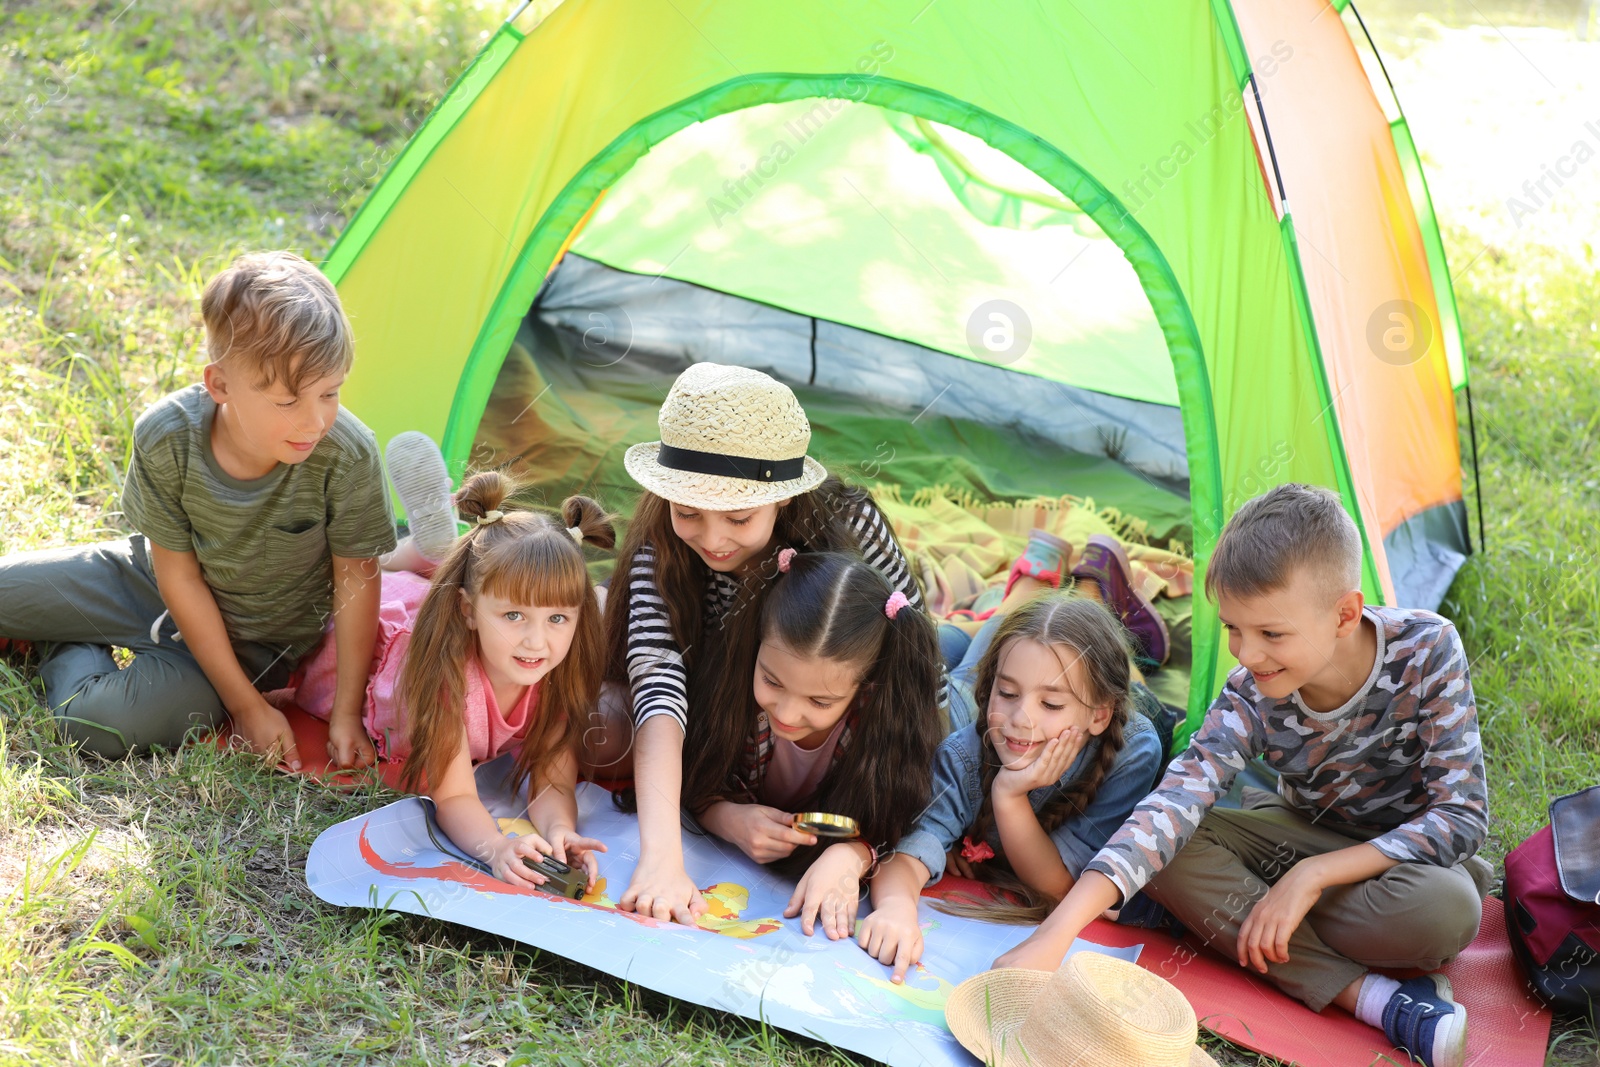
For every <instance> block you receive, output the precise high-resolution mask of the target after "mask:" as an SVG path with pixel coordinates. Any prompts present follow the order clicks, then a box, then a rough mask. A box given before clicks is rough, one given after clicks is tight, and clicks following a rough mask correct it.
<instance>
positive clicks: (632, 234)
mask: <svg viewBox="0 0 1600 1067" xmlns="http://www.w3.org/2000/svg"><path fill="white" fill-rule="evenodd" d="M843 87H844V86H843V83H841V85H840V86H839V88H841V89H842V88H843ZM745 99H747V98H745ZM928 110H933V109H928ZM969 121H971V123H972V124H973V125H976V126H978V127H979V128H982V127H983V125H984V124H985V123H989V122H991V121H992V119H991V118H990V117H987V116H982V115H978V116H974V117H972V118H971V119H970V120H969ZM1063 166H1064V167H1065V168H1068V169H1067V170H1066V171H1065V172H1064V173H1066V174H1067V175H1068V176H1066V177H1060V178H1057V179H1056V181H1054V182H1047V181H1045V180H1044V179H1043V178H1041V177H1039V176H1038V175H1036V174H1035V173H1034V172H1033V171H1031V170H1029V169H1027V168H1025V167H1023V166H1022V165H1021V164H1020V163H1018V162H1016V161H1014V160H1013V159H1012V158H1011V157H1009V156H1006V155H1004V154H1002V153H1000V152H999V151H997V150H996V149H994V148H992V147H990V146H989V145H988V144H987V143H986V142H984V141H982V140H979V139H978V138H977V137H975V136H973V135H971V134H968V133H965V132H963V131H961V130H959V129H956V128H952V127H950V126H948V125H945V124H944V123H942V122H938V121H936V120H932V119H928V118H925V117H923V116H920V115H918V116H913V115H909V114H907V113H906V112H902V111H893V110H889V109H886V108H883V107H880V106H878V105H875V104H871V103H865V102H856V101H853V100H850V99H847V98H842V97H831V98H818V97H805V98H801V99H798V100H795V101H789V102H782V103H769V104H759V103H758V104H750V105H748V106H744V107H741V108H738V109H737V110H733V111H727V112H723V113H720V114H717V115H714V116H712V117H708V118H706V119H703V120H701V121H698V122H694V123H690V124H687V125H685V126H683V127H682V128H680V129H679V130H678V131H677V132H675V133H673V134H671V135H669V136H667V137H665V138H664V139H662V140H661V141H659V142H657V143H656V144H654V145H653V146H652V147H651V148H650V150H649V151H648V152H646V153H645V154H643V155H641V156H640V157H638V158H637V159H636V160H635V162H634V163H633V164H632V165H631V166H630V167H629V168H628V169H627V170H626V171H625V172H623V173H621V174H620V175H618V176H616V177H615V178H613V179H611V181H610V183H609V185H608V186H607V187H606V190H605V192H604V194H603V196H602V197H601V198H600V199H599V201H598V203H597V204H596V205H594V206H593V207H592V209H591V210H588V212H587V213H586V214H585V216H584V217H583V222H582V223H581V224H580V225H579V226H578V227H577V232H576V233H574V234H571V235H564V237H565V243H564V249H565V251H564V254H563V256H562V258H561V260H560V263H559V265H558V266H557V267H556V268H555V269H554V270H553V272H552V273H551V274H550V275H549V277H548V278H547V279H546V280H545V281H544V283H543V284H542V285H541V287H540V290H539V295H538V297H537V299H536V300H535V302H534V304H533V308H532V312H531V313H530V314H527V315H526V317H525V318H524V319H523V320H522V321H521V323H520V325H519V328H518V330H517V332H516V335H515V337H514V339H513V341H512V343H511V345H510V353H509V356H505V355H501V356H500V357H499V358H498V359H496V358H493V353H489V354H487V356H488V359H489V363H490V364H491V365H494V366H496V367H497V368H498V370H499V379H498V382H497V384H496V387H495V388H494V390H493V391H492V392H491V394H490V396H489V397H488V399H487V413H486V415H485V416H484V418H483V420H482V422H481V423H474V427H473V428H474V431H475V441H476V445H475V447H476V448H478V449H481V450H482V451H480V452H478V453H477V457H478V459H479V461H484V460H491V459H492V460H493V461H495V462H504V461H506V460H508V459H517V458H520V460H521V462H520V463H519V464H518V465H519V466H521V467H522V468H523V469H524V470H525V471H527V472H528V473H529V474H531V475H532V476H533V477H534V478H535V479H536V480H537V482H538V483H539V484H541V485H543V486H547V487H548V488H549V489H550V490H551V491H552V492H554V491H557V489H558V487H561V486H566V487H572V486H576V485H584V486H588V487H590V489H591V491H600V492H602V493H603V494H605V495H604V496H603V499H614V498H616V497H618V496H624V495H627V494H629V493H630V490H631V489H632V488H633V487H632V485H631V483H630V482H629V481H628V480H627V479H626V477H625V475H624V474H623V473H622V472H621V470H620V464H619V460H620V455H621V451H622V449H623V448H625V447H626V445H628V444H630V443H632V442H633V441H635V440H639V439H648V438H649V437H651V436H653V435H654V432H655V426H654V415H655V410H654V409H655V406H656V404H658V403H659V400H660V397H661V395H662V394H663V393H664V392H665V389H666V387H667V385H668V384H669V383H670V381H671V380H672V378H673V377H675V376H676V374H677V373H679V372H680V371H681V370H682V369H683V367H685V366H687V365H688V363H689V362H691V361H693V360H696V359H708V360H714V361H717V362H725V363H736V364H741V365H747V366H754V367H758V368H760V369H762V370H766V371H768V372H769V373H772V374H774V375H775V376H777V377H779V378H780V379H781V380H784V381H786V382H787V383H789V384H790V385H791V386H793V387H795V388H796V389H797V391H798V392H799V393H800V394H801V397H802V400H803V402H804V403H805V405H806V408H807V411H808V412H809V413H810V414H811V418H812V422H813V425H814V428H815V430H816V438H815V444H814V447H813V454H814V455H817V456H818V457H819V458H821V459H822V460H823V461H824V462H825V463H827V464H828V466H829V467H830V469H835V470H838V471H839V472H840V473H842V474H844V475H845V476H847V477H850V478H852V479H853V480H857V481H861V482H864V483H867V484H872V483H889V484H892V485H894V486H896V487H897V488H899V489H902V490H904V491H905V495H906V497H907V498H909V497H910V495H911V493H912V492H914V491H915V490H918V489H921V488H925V487H929V486H934V485H939V486H947V487H950V488H951V489H953V490H955V491H956V492H957V493H960V494H963V495H969V496H973V497H979V498H985V499H991V500H995V499H1016V498H1019V497H1034V496H1042V497H1055V496H1058V495H1060V494H1062V493H1072V494H1073V495H1076V496H1080V497H1089V498H1092V499H1093V500H1094V501H1095V502H1096V503H1097V504H1100V505H1102V506H1104V505H1111V506H1114V507H1116V508H1117V509H1119V510H1120V511H1121V512H1122V513H1124V514H1126V515H1129V516H1134V517H1137V519H1139V520H1141V521H1142V522H1144V523H1146V524H1147V528H1148V529H1149V530H1150V532H1151V534H1152V535H1153V540H1155V542H1156V543H1157V544H1167V543H1169V542H1170V541H1172V540H1177V541H1179V542H1182V543H1183V544H1184V545H1190V544H1192V529H1193V526H1192V506H1193V505H1192V502H1191V500H1190V484H1191V471H1190V460H1189V456H1188V450H1187V448H1186V443H1185V437H1186V426H1185V411H1184V409H1183V408H1182V406H1181V404H1180V394H1179V385H1178V378H1177V374H1176V373H1175V370H1174V365H1173V356H1172V354H1171V350H1170V348H1169V344H1168V336H1169V335H1172V334H1175V333H1178V334H1181V332H1182V331H1183V330H1184V328H1185V327H1184V322H1183V319H1184V316H1181V315H1169V318H1171V319H1173V320H1175V321H1169V322H1168V323H1167V324H1166V327H1165V329H1164V328H1163V324H1162V323H1160V322H1158V320H1157V311H1156V307H1157V305H1158V304H1161V305H1163V306H1164V307H1165V308H1166V309H1167V310H1168V311H1169V312H1170V311H1173V310H1175V309H1176V310H1181V308H1182V298H1181V295H1179V294H1177V293H1175V292H1173V291H1170V290H1169V291H1167V292H1164V293H1158V294H1157V296H1156V298H1155V299H1152V298H1151V297H1150V295H1149V294H1148V293H1147V291H1146V289H1145V288H1144V278H1145V277H1150V278H1154V279H1156V284H1161V283H1162V280H1163V279H1170V273H1167V272H1162V271H1159V270H1151V271H1147V272H1145V275H1144V276H1141V274H1140V272H1138V271H1137V270H1136V269H1135V267H1134V266H1133V265H1132V263H1131V261H1130V257H1129V256H1128V255H1126V254H1125V250H1124V247H1123V246H1122V245H1121V244H1119V243H1118V242H1117V241H1115V240H1113V239H1112V238H1111V237H1110V236H1109V235H1108V234H1107V233H1106V232H1105V230H1104V229H1103V228H1102V226H1101V225H1100V224H1099V223H1098V222H1097V221H1096V220H1095V219H1094V218H1093V217H1091V215H1090V214H1089V212H1088V211H1086V210H1084V209H1083V208H1082V207H1080V206H1079V205H1078V204H1077V203H1076V202H1075V201H1074V200H1072V199H1069V198H1068V197H1067V196H1065V195H1064V194H1063V192H1062V190H1061V188H1060V187H1061V186H1069V187H1071V188H1074V189H1077V190H1079V191H1080V195H1084V196H1085V198H1086V199H1088V198H1089V197H1091V196H1092V197H1095V198H1097V199H1096V200H1095V202H1096V203H1097V205H1098V206H1099V207H1100V208H1101V213H1102V217H1105V218H1109V219H1111V220H1113V225H1114V226H1115V227H1116V228H1117V229H1118V230H1119V232H1120V233H1121V235H1122V237H1123V240H1124V241H1125V242H1128V243H1129V244H1130V245H1131V246H1132V247H1133V248H1134V254H1135V255H1143V256H1144V257H1145V258H1146V260H1147V261H1157V260H1158V258H1159V257H1156V256H1152V255H1151V253H1152V251H1153V250H1152V249H1151V248H1150V247H1149V246H1148V243H1147V242H1148V238H1144V241H1145V242H1146V243H1145V245H1144V246H1143V247H1141V246H1140V245H1139V243H1138V242H1139V241H1140V235H1139V233H1138V231H1137V229H1136V227H1135V226H1134V225H1130V223H1131V222H1132V220H1131V219H1128V218H1127V217H1126V215H1125V213H1124V212H1123V210H1122V208H1121V205H1120V204H1118V203H1117V202H1116V201H1115V200H1114V199H1113V198H1111V197H1109V196H1108V195H1106V194H1105V193H1104V192H1103V189H1100V188H1099V187H1098V183H1096V182H1094V180H1093V179H1092V178H1090V177H1089V176H1087V175H1083V174H1082V173H1081V172H1074V169H1073V168H1072V165H1071V162H1070V160H1069V161H1065V163H1064V164H1063ZM536 237H537V235H536ZM531 244H532V242H530V246H531ZM997 301H1005V302H1006V304H1007V305H1008V306H1009V308H1010V309H1011V310H1010V311H1007V312H1006V315H1007V316H1009V315H1011V314H1013V313H1016V314H1020V315H1021V316H1022V318H1023V320H1024V321H1023V323H1022V324H1021V326H1020V327H1019V328H1020V329H1021V330H1022V333H1023V336H1021V337H1017V336H1016V335H1015V333H1014V331H1013V330H1012V326H1013V324H1012V323H1010V322H1009V320H996V321H997V322H999V323H1000V325H994V324H991V322H990V321H989V320H988V319H985V318H983V317H982V313H983V311H984V309H985V308H986V307H990V306H993V305H994V304H995V303H996V302H997ZM515 307H516V305H512V308H513V309H515ZM984 330H1004V331H1005V332H1008V333H1010V336H1007V337H1005V338H1003V340H1005V341H1010V342H1012V346H1011V347H1010V348H1006V347H1005V346H1004V344H1002V345H1001V346H1000V350H999V351H991V350H990V348H989V347H985V345H984V344H983V343H982V337H981V335H982V331H984ZM488 333H489V330H488V328H487V327H486V330H485V334H486V335H487V334H488ZM975 334H976V335H978V337H979V342H978V343H976V344H975V343H974V335H975ZM1202 383H1203V378H1202ZM464 387H465V383H463V388H464ZM541 398H542V399H541ZM1197 407H1198V413H1199V416H1200V418H1201V419H1202V420H1204V419H1206V418H1207V417H1208V415H1209V412H1208V410H1207V407H1206V406H1205V405H1203V404H1202V405H1197ZM557 409H558V410H557ZM1198 433H1199V436H1201V437H1202V439H1204V440H1207V441H1210V440H1212V439H1214V428H1213V427H1211V426H1210V425H1208V424H1207V425H1204V426H1202V427H1201V428H1200V429H1199V431H1198ZM1182 613H1183V614H1184V616H1185V618H1186V617H1187V612H1186V606H1185V609H1183V611H1182ZM1186 644H1187V643H1186V642H1185V647H1186ZM1170 677H1171V678H1172V680H1173V684H1172V685H1171V686H1169V687H1167V691H1166V692H1165V693H1164V695H1165V696H1166V697H1167V698H1168V699H1169V700H1170V701H1171V702H1173V703H1176V704H1179V705H1185V704H1186V703H1187V699H1188V692H1187V677H1188V672H1187V663H1186V662H1185V663H1184V664H1183V666H1182V667H1181V668H1178V669H1177V670H1175V671H1174V672H1173V673H1172V675H1171V676H1170Z"/></svg>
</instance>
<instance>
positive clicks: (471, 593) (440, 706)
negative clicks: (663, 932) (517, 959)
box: [295, 471, 616, 886]
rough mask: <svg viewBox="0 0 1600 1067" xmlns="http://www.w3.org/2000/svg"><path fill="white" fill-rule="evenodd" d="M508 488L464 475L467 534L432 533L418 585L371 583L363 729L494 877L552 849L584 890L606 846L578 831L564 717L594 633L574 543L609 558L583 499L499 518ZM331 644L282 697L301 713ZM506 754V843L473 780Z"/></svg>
mask: <svg viewBox="0 0 1600 1067" xmlns="http://www.w3.org/2000/svg"><path fill="white" fill-rule="evenodd" d="M515 490H516V485H515V483H514V482H512V480H511V479H510V478H508V477H507V476H506V475H504V474H501V473H499V472H496V471H489V472H485V473H482V474H476V475H473V476H472V477H470V478H468V479H467V481H466V483H465V484H464V485H463V486H462V488H461V491H460V492H458V493H456V494H455V497H454V502H455V506H456V509H457V510H458V512H459V514H460V516H461V518H462V519H463V520H464V521H466V522H468V523H470V524H471V526H470V529H468V531H467V532H466V533H465V534H464V535H462V536H461V537H459V538H456V539H454V541H453V542H452V541H450V540H449V539H448V538H446V539H445V541H444V544H445V545H448V546H449V547H448V548H447V549H446V551H445V552H444V557H443V559H442V560H439V561H438V562H437V563H432V561H430V565H431V569H432V580H431V582H428V581H424V580H423V579H422V578H421V577H419V576H417V575H416V574H413V573H410V572H407V571H392V572H390V571H386V572H384V573H383V575H382V581H383V592H382V606H381V608H380V612H379V636H378V644H377V650H376V652H375V654H374V657H373V663H372V670H371V673H370V679H369V682H368V685H367V691H366V696H365V700H364V707H363V716H362V718H363V725H364V726H365V727H366V731H367V733H368V734H369V735H370V736H371V738H372V739H373V742H374V743H375V745H376V747H377V750H378V754H379V756H380V757H382V758H384V759H386V760H404V761H405V765H404V768H403V770H402V773H401V783H402V785H403V786H404V788H406V789H408V790H413V791H416V792H425V793H427V794H428V795H429V796H430V797H432V799H433V802H434V804H435V806H436V809H437V812H438V820H439V825H440V827H441V828H443V830H444V831H445V833H446V834H447V835H449V837H450V839H451V840H452V841H454V842H455V844H456V845H457V846H458V847H460V848H461V849H462V850H464V851H465V852H467V853H469V854H471V855H473V856H475V857H476V858H478V859H479V860H481V861H482V862H483V863H484V864H486V865H487V866H488V867H489V868H490V869H491V870H492V871H493V872H494V875H495V877H496V878H499V879H501V880H502V881H505V882H510V883H511V884H513V885H522V886H538V885H540V884H542V883H543V882H544V880H545V878H544V875H542V874H538V873H535V872H534V871H532V870H531V869H529V868H528V867H527V866H526V865H525V864H524V863H523V862H522V861H523V859H524V857H527V858H530V859H536V858H538V857H540V856H550V855H553V856H555V858H556V859H558V860H561V861H562V862H565V863H571V864H573V865H574V866H582V867H584V868H585V869H586V870H587V871H588V873H589V879H590V881H591V882H592V881H593V879H594V877H595V873H596V863H595V858H594V855H593V852H594V851H595V850H599V851H604V850H605V846H604V845H601V844H600V843H599V842H597V841H594V840H591V839H589V838H585V837H580V836H578V833H577V826H576V824H577V800H576V788H577V774H578V763H577V746H578V741H577V733H578V731H577V723H578V721H579V716H580V715H582V714H584V713H586V712H587V711H588V709H590V708H591V707H593V705H594V702H595V700H596V699H597V697H598V695H599V690H600V679H601V676H602V675H603V674H604V659H603V657H604V645H605V638H604V632H603V628H602V625H601V616H600V606H599V604H598V603H597V601H596V599H595V593H594V589H593V587H592V586H591V584H590V582H589V573H588V570H587V567H586V565H585V562H584V556H583V550H582V547H581V546H582V545H593V546H595V547H596V548H604V549H609V548H611V547H613V546H614V545H615V543H616V533H615V530H614V529H613V527H612V520H611V516H610V515H607V514H606V512H605V510H604V509H603V508H601V507H600V505H599V504H597V503H595V501H593V500H590V499H589V498H588V497H583V496H572V497H568V498H567V499H566V500H565V501H563V502H562V505H561V513H560V515H559V516H557V515H552V514H549V513H547V512H543V511H532V510H520V509H517V508H514V507H513V506H512V504H511V503H510V502H509V498H510V497H511V495H512V494H513V492H514V491H515ZM441 547H442V546H441ZM331 645H332V642H331V641H330V642H327V647H325V648H324V649H322V650H320V651H319V652H318V655H317V657H316V659H315V660H314V661H313V662H312V663H311V664H310V666H309V667H308V671H307V675H306V678H305V679H304V680H303V681H302V682H301V684H300V687H299V689H298V690H297V692H296V694H295V696H296V700H297V701H299V702H300V703H301V704H302V706H304V707H306V710H308V711H311V712H312V713H313V714H316V713H317V710H318V708H319V707H320V706H322V705H324V704H328V705H331V695H332V694H331V684H330V683H331V678H332V674H333V666H334V664H335V663H336V661H337V653H336V651H335V650H334V649H333V648H332V647H331ZM324 690H327V693H326V697H327V699H322V698H320V697H319V695H318V694H319V693H322V692H323V691H324ZM507 752H516V753H517V757H516V764H515V772H514V775H515V778H516V780H517V781H518V782H522V781H526V782H527V785H528V796H529V797H530V798H532V799H531V802H530V804H529V807H528V818H529V820H530V821H531V822H532V823H533V825H534V827H535V828H536V832H534V833H532V834H526V835H524V836H521V837H515V838H513V837H508V836H506V835H505V834H503V833H502V832H501V831H500V828H499V825H498V824H497V822H496V820H495V819H494V818H493V817H492V816H491V815H490V814H489V812H488V809H486V808H485V807H484V806H483V802H482V801H481V800H479V799H478V790H477V785H476V782H475V781H474V778H473V773H472V767H473V764H475V763H481V762H483V761H485V760H490V759H493V758H495V757H496V756H499V755H502V754H504V753H507Z"/></svg>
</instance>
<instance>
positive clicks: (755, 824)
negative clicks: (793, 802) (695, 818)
mask: <svg viewBox="0 0 1600 1067" xmlns="http://www.w3.org/2000/svg"><path fill="white" fill-rule="evenodd" d="M701 818H702V821H703V822H705V824H706V828H707V829H709V830H710V831H711V832H712V833H714V834H716V835H717V836H718V837H720V838H722V839H723V840H724V841H729V842H731V843H733V844H735V845H738V846H739V851H741V852H743V853H744V854H745V855H746V856H749V857H750V858H751V859H753V860H755V861H756V862H757V863H771V862H772V861H773V860H781V859H783V858H784V857H785V856H787V855H789V853H791V852H793V851H794V850H795V849H796V848H798V847H799V846H801V845H814V844H816V843H817V837H816V835H815V834H807V833H802V832H801V831H799V830H796V829H795V828H794V827H793V826H792V825H791V824H792V823H793V822H794V816H793V815H790V814H789V813H788V812H785V811H779V810H778V809H777V808H769V807H766V806H764V805H761V804H735V803H733V802H732V801H722V802H720V803H717V804H713V805H711V807H709V808H707V809H706V811H705V814H704V815H703V816H702V817H701Z"/></svg>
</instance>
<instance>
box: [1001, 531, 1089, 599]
mask: <svg viewBox="0 0 1600 1067" xmlns="http://www.w3.org/2000/svg"><path fill="white" fill-rule="evenodd" d="M1070 558H1072V546H1071V545H1069V544H1068V543H1067V542H1065V541H1063V540H1062V539H1061V538H1059V537H1057V536H1056V535H1055V534H1053V533H1047V532H1046V531H1044V530H1030V531H1028V544H1027V546H1026V547H1025V548H1023V550H1022V555H1020V556H1018V557H1017V561H1016V562H1015V563H1013V564H1012V565H1011V573H1010V574H1009V575H1007V576H1006V588H1005V592H1004V593H1002V594H1001V599H1002V600H1004V599H1005V598H1006V597H1007V596H1010V595H1011V587H1012V586H1014V585H1016V584H1017V579H1018V578H1032V579H1034V580H1036V581H1040V582H1043V583H1044V584H1045V585H1049V586H1054V587H1055V588H1057V589H1060V588H1061V578H1062V572H1063V571H1065V570H1066V567H1067V560H1068V559H1070ZM980 599H981V598H980Z"/></svg>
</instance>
